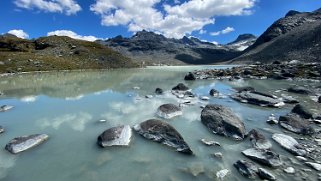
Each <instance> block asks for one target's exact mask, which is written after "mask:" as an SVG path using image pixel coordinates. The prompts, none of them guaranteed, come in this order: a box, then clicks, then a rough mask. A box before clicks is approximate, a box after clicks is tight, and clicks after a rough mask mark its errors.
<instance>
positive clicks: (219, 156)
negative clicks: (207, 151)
mask: <svg viewBox="0 0 321 181" xmlns="http://www.w3.org/2000/svg"><path fill="white" fill-rule="evenodd" d="M212 156H214V157H216V158H220V159H222V158H223V153H221V152H217V153H214V154H212Z"/></svg>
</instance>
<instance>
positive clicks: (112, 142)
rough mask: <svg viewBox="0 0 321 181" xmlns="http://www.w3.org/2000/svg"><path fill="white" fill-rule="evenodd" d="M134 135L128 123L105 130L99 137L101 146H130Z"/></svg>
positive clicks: (98, 142) (98, 141) (98, 140)
mask: <svg viewBox="0 0 321 181" xmlns="http://www.w3.org/2000/svg"><path fill="white" fill-rule="evenodd" d="M131 136H132V129H131V128H130V126H128V125H122V126H117V127H112V128H109V129H107V130H106V131H104V132H103V133H102V134H101V135H99V136H98V138H97V144H98V145H99V146H101V147H109V146H128V145H129V143H130V139H131Z"/></svg>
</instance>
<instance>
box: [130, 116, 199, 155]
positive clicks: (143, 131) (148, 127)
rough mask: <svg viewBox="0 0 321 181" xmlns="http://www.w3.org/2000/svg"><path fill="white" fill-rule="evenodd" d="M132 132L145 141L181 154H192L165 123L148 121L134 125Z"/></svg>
mask: <svg viewBox="0 0 321 181" xmlns="http://www.w3.org/2000/svg"><path fill="white" fill-rule="evenodd" d="M134 130H135V131H136V132H137V133H138V134H140V135H141V136H143V137H144V138H146V139H149V140H152V141H155V142H158V143H161V144H164V145H167V146H169V147H172V148H174V149H175V150H176V151H178V152H181V153H185V154H189V155H191V154H193V152H192V150H191V149H190V147H189V146H188V144H187V143H186V142H185V140H184V139H183V137H182V136H181V135H180V134H179V133H178V131H177V130H176V129H175V128H174V127H172V126H171V125H169V124H168V123H166V122H163V121H160V120H156V119H150V120H147V121H144V122H142V123H140V124H136V125H135V126H134Z"/></svg>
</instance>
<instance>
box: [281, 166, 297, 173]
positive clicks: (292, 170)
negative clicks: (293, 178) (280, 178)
mask: <svg viewBox="0 0 321 181" xmlns="http://www.w3.org/2000/svg"><path fill="white" fill-rule="evenodd" d="M283 171H284V172H285V173H288V174H294V173H295V170H294V168H293V167H287V168H285V169H283Z"/></svg>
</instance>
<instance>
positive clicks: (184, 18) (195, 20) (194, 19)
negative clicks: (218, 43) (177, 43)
mask: <svg viewBox="0 0 321 181" xmlns="http://www.w3.org/2000/svg"><path fill="white" fill-rule="evenodd" d="M255 1H256V0H242V1H241V0H224V1H221V0H190V1H186V2H184V3H181V2H179V1H176V3H177V4H175V3H174V5H169V4H167V1H166V0H163V1H162V0H137V1H132V0H122V1H119V0H96V3H95V4H92V5H91V6H90V10H91V11H93V12H94V13H96V14H98V15H100V16H101V19H102V20H101V23H102V25H105V26H118V25H125V26H127V27H128V30H129V31H131V32H136V31H140V30H143V29H145V30H149V31H156V32H160V33H162V34H164V35H165V36H167V37H174V38H181V37H182V36H184V35H186V34H191V33H192V32H193V31H200V30H202V29H203V27H204V26H205V25H209V24H214V22H215V19H214V17H215V16H230V15H247V14H250V13H251V8H252V7H253V6H254V4H255ZM156 6H157V7H162V8H158V9H157V8H155V7H156Z"/></svg>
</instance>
